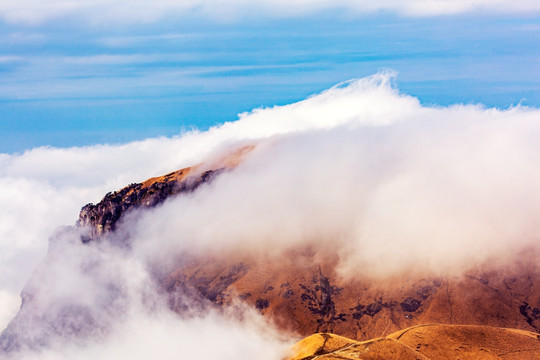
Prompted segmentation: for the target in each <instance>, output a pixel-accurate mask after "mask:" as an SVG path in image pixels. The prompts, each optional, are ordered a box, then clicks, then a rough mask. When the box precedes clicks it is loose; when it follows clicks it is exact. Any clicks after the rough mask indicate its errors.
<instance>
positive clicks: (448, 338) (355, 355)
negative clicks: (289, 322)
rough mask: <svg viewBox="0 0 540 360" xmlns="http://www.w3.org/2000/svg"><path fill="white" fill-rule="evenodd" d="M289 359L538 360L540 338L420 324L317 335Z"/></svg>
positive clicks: (510, 331) (492, 329)
mask: <svg viewBox="0 0 540 360" xmlns="http://www.w3.org/2000/svg"><path fill="white" fill-rule="evenodd" d="M293 353H294V355H293V356H292V357H291V358H290V360H314V359H321V360H333V359H355V360H359V359H361V360H375V359H377V360H379V359H380V360H383V359H384V360H496V359H497V360H538V359H540V335H539V334H536V333H533V332H529V331H523V330H514V329H505V328H496V327H490V326H476V325H437V324H430V325H418V326H414V327H411V328H408V329H405V330H401V331H398V332H395V333H393V334H391V335H389V336H386V337H382V338H377V339H373V340H369V341H362V342H360V341H355V340H351V339H348V338H345V337H342V336H338V335H334V334H328V333H318V334H314V335H311V336H309V337H307V338H305V339H303V340H301V341H300V342H298V343H297V344H296V345H295V347H294V349H293Z"/></svg>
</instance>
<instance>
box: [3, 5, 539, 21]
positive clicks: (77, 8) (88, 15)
mask: <svg viewBox="0 0 540 360" xmlns="http://www.w3.org/2000/svg"><path fill="white" fill-rule="evenodd" d="M333 9H335V10H343V11H344V12H346V13H347V14H348V15H351V14H352V15H362V14H367V13H374V12H379V11H390V12H395V13H397V14H401V15H405V16H413V17H418V16H437V15H453V14H462V13H475V12H476V13H491V14H497V13H505V14H523V15H529V14H531V13H534V14H537V13H538V11H539V10H540V4H539V3H538V2H537V1H534V0H516V1H510V0H467V1H466V0H403V1H400V0H381V1H377V2H373V1H352V0H338V1H330V0H294V1H287V2H285V1H283V0H272V1H270V0H259V1H256V2H253V1H246V0H229V1H221V0H195V1H192V0H156V1H152V2H149V1H146V0H135V1H126V0H114V1H105V0H93V1H90V0H52V1H47V2H43V1H40V0H26V1H19V0H4V1H2V3H0V18H3V19H4V20H5V21H8V22H18V23H27V24H37V23H40V22H44V21H49V20H52V19H57V18H63V17H73V16H74V17H79V18H83V19H85V21H87V22H90V23H100V24H104V23H108V22H116V21H121V22H128V23H129V22H137V23H140V22H143V23H151V22H155V21H158V20H160V19H162V18H165V17H171V16H177V17H182V16H193V15H197V14H198V15H203V16H208V17H211V18H214V19H216V20H220V21H231V20H234V19H239V18H243V17H247V16H257V15H258V16H272V17H290V16H303V15H309V14H314V13H316V12H319V11H324V10H333Z"/></svg>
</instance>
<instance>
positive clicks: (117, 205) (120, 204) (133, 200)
mask: <svg viewBox="0 0 540 360" xmlns="http://www.w3.org/2000/svg"><path fill="white" fill-rule="evenodd" d="M222 171H223V169H216V170H207V171H204V172H202V173H200V174H196V173H195V174H193V171H192V169H191V168H185V169H182V170H178V171H174V172H171V173H169V174H167V175H164V176H161V177H157V178H152V179H149V180H147V181H145V182H143V183H136V184H131V185H128V186H126V187H125V188H123V189H121V190H119V191H115V192H112V193H108V194H107V195H105V197H104V198H103V200H101V201H100V202H99V203H97V204H95V205H94V204H87V205H85V206H84V207H83V208H82V209H81V212H80V215H79V220H78V221H77V226H79V227H85V228H87V229H88V233H87V234H85V235H84V236H83V237H82V239H81V240H82V241H83V242H88V241H92V240H96V239H97V238H99V237H101V236H103V235H105V234H108V233H111V232H113V231H114V230H115V229H116V228H117V224H118V222H119V220H120V219H121V217H122V216H123V215H124V214H126V213H127V212H129V211H133V210H136V209H140V208H150V207H154V206H156V205H158V204H161V203H162V202H164V201H165V200H166V199H168V198H170V197H172V196H176V195H179V194H182V193H187V192H192V191H195V190H196V189H197V188H198V187H199V186H200V185H201V184H204V183H206V182H209V181H210V180H211V179H212V178H213V177H214V176H216V175H217V174H219V173H220V172H222Z"/></svg>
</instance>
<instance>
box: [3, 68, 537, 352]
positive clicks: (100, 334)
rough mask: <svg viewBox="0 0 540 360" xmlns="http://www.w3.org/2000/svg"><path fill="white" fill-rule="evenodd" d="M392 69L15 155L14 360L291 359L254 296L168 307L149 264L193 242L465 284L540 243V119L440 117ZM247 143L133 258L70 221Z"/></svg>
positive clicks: (131, 222)
mask: <svg viewBox="0 0 540 360" xmlns="http://www.w3.org/2000/svg"><path fill="white" fill-rule="evenodd" d="M394 77H395V74H393V73H392V72H381V73H378V74H376V75H373V76H370V77H367V78H364V79H360V80H354V81H349V82H345V83H343V84H339V85H337V86H335V87H333V88H331V89H329V90H327V91H324V92H322V93H320V94H316V95H314V96H312V97H310V98H308V99H306V100H303V101H300V102H298V103H294V104H290V105H286V106H276V107H272V108H264V109H255V110H253V111H252V112H249V113H244V114H241V115H240V116H239V118H238V119H237V120H236V121H233V122H229V123H225V124H223V125H220V126H216V127H214V128H211V129H210V130H208V131H205V132H190V133H185V134H181V135H179V136H177V137H174V138H156V139H148V140H145V141H139V142H134V143H129V144H126V145H118V146H113V145H98V146H91V147H84V148H69V149H56V148H47V147H44V148H36V149H32V150H28V151H26V152H24V153H22V154H3V155H0V249H1V251H0V327H1V328H4V327H5V326H7V324H8V322H9V320H10V319H11V318H13V316H15V314H16V313H17V310H18V307H19V305H20V300H19V293H20V292H21V289H23V287H25V286H26V288H25V293H26V294H32V297H33V298H32V299H31V300H29V301H28V304H29V305H28V306H26V310H25V311H26V314H21V315H20V318H21V319H23V320H24V321H19V322H18V324H19V325H17V326H19V327H18V328H15V332H17V331H18V332H20V333H21V334H23V333H24V336H22V338H23V339H24V341H23V342H27V343H28V344H29V347H30V349H26V350H25V351H23V352H21V353H17V354H16V355H15V358H21V359H31V358H35V357H36V356H38V355H36V353H35V351H38V350H39V351H41V353H40V354H39V357H40V358H44V359H64V358H65V359H86V358H90V357H93V358H95V357H99V358H104V359H109V358H110V359H113V358H124V357H126V358H127V357H130V358H134V359H137V358H141V359H142V358H148V357H149V355H148V354H159V356H158V358H162V359H167V358H171V359H172V358H183V357H188V356H189V357H196V358H200V359H204V358H208V359H210V358H212V359H215V358H217V357H221V358H226V359H238V358H252V357H255V356H256V357H258V358H260V357H263V358H268V359H278V358H280V357H281V356H283V354H284V353H285V351H286V349H287V348H288V346H289V345H290V341H291V339H294V336H293V335H290V334H286V336H284V334H281V333H280V332H279V331H277V330H275V329H274V328H273V326H272V324H270V323H268V322H267V320H264V319H262V318H261V317H260V315H259V314H258V313H256V312H253V311H252V310H251V309H246V308H245V307H244V306H243V305H241V304H236V305H235V306H234V307H233V308H232V309H229V310H226V311H224V312H217V311H208V312H205V313H194V314H192V316H188V317H185V316H184V317H179V316H178V315H176V314H174V313H172V312H171V311H170V310H168V308H167V306H166V303H165V300H164V299H163V298H162V295H160V291H159V289H158V286H157V284H155V283H154V281H153V279H152V276H151V274H150V270H151V269H152V267H155V266H159V264H169V263H170V262H171V261H173V259H174V256H175V255H176V254H179V253H181V252H183V251H185V250H189V251H199V250H200V251H217V252H222V253H223V252H226V251H250V252H252V253H253V254H257V253H264V254H267V255H268V254H269V255H272V254H278V253H279V252H280V251H283V250H285V249H288V248H290V247H294V246H296V245H302V244H314V243H315V244H319V245H321V246H331V247H332V248H334V249H339V250H338V252H339V253H340V264H339V271H340V274H341V275H342V276H343V277H345V278H347V277H349V276H351V275H354V273H355V271H357V269H358V268H361V269H362V272H363V273H367V274H371V275H373V276H383V277H384V276H390V275H393V274H395V273H397V272H400V271H403V270H404V269H406V270H407V271H408V272H411V273H415V272H416V273H419V274H422V273H426V272H430V273H435V274H447V273H452V274H458V273H459V272H461V271H463V270H464V269H467V268H468V267H470V266H472V265H474V264H477V263H481V262H486V261H504V260H505V258H507V257H510V256H512V255H515V254H516V253H517V252H519V251H522V250H523V249H528V250H529V251H536V250H537V247H538V245H537V244H538V243H539V242H538V230H537V223H538V218H539V217H540V190H538V189H539V188H538V184H539V183H540V170H539V169H540V158H539V156H538V154H540V142H538V141H537V140H538V139H539V138H540V121H539V119H540V111H539V110H537V109H534V108H526V107H521V106H518V107H512V108H509V109H504V110H500V109H489V108H484V107H483V106H481V105H454V106H450V107H427V106H423V105H422V104H420V103H419V101H418V100H417V99H416V98H414V97H411V96H408V95H406V94H402V93H400V92H399V90H398V89H396V87H395V86H393V80H394ZM246 145H254V146H255V147H254V149H253V150H252V151H251V152H250V153H249V154H248V155H247V156H246V158H245V159H244V160H243V162H241V164H240V165H239V166H238V167H237V168H235V169H234V170H232V171H229V172H225V173H222V174H221V175H220V176H218V177H217V178H215V179H214V181H212V182H211V183H210V184H208V185H205V186H203V187H201V188H199V189H198V190H197V191H196V192H194V193H192V194H189V195H186V196H180V197H178V198H175V199H172V200H170V201H167V202H166V203H164V204H163V205H162V206H159V207H157V208H155V209H152V210H149V211H145V212H143V213H140V214H137V216H133V217H128V218H127V219H126V221H125V222H124V227H125V228H127V229H129V233H130V234H131V238H132V240H131V247H130V248H129V249H123V248H117V247H114V246H113V247H110V246H108V245H107V244H103V243H102V244H91V245H83V244H82V243H81V242H80V241H79V240H80V236H79V235H80V234H79V233H78V230H73V229H72V230H69V229H64V228H61V226H65V225H72V224H74V222H75V220H76V219H77V216H78V211H79V209H80V208H81V207H82V206H83V205H85V204H86V203H88V202H98V201H99V200H100V199H101V198H102V197H103V195H104V194H105V193H106V192H108V191H112V190H116V189H119V188H121V187H123V186H125V185H127V184H129V183H133V182H141V181H143V180H145V179H147V178H150V177H153V176H158V175H162V174H165V173H168V172H170V171H173V170H177V169H180V168H183V167H187V166H191V165H195V164H200V163H204V162H212V161H215V159H218V158H219V157H220V156H222V155H223V154H226V153H228V152H230V151H234V150H235V149H238V148H242V147H244V146H246ZM59 227H60V228H59ZM49 238H50V241H48V240H47V239H49ZM47 252H48V255H47V256H46V254H47ZM43 259H45V260H43ZM29 279H30V280H29ZM66 309H67V310H66ZM78 316H79V317H80V316H82V317H83V318H85V317H87V321H85V322H84V323H86V324H89V330H88V329H87V330H88V331H86V330H84V329H82V330H81V329H80V328H78V326H79V325H77V324H80V323H81V321H80V319H77V317H78ZM51 318H55V319H56V318H62V319H63V322H62V324H63V325H62V326H60V327H59V326H56V325H54V321H52V320H51ZM51 324H52V325H51ZM65 324H68V326H65ZM69 324H73V326H71V325H69ZM70 326H71V327H70ZM83 330H84V331H83ZM70 331H71V332H70ZM78 332H79V333H83V332H84V333H85V334H86V335H85V337H83V338H82V339H81V338H80V337H78V336H77V333H78ZM216 342H217V343H218V345H215V343H216ZM209 343H212V345H211V346H210V345H208V344H209ZM36 344H44V345H45V346H44V348H40V346H37V347H36ZM23 348H24V346H23ZM36 349H38V350H36ZM263 355H264V356H263Z"/></svg>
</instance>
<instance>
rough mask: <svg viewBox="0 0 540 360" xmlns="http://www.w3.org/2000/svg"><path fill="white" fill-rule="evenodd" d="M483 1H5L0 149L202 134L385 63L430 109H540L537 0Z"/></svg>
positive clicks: (0, 16) (0, 35)
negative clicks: (374, 4)
mask: <svg viewBox="0 0 540 360" xmlns="http://www.w3.org/2000/svg"><path fill="white" fill-rule="evenodd" d="M476 2H477V3H479V5H478V6H477V7H476V8H472V9H469V8H463V9H462V8H459V7H457V8H449V9H450V10H449V9H448V8H447V7H444V6H442V5H441V7H440V9H439V8H437V7H436V6H434V7H433V9H432V10H430V12H429V13H428V14H425V13H422V12H421V13H418V10H417V9H418V6H417V3H419V2H418V1H416V2H415V1H408V2H407V1H405V2H402V3H403V4H410V7H409V8H407V7H406V6H404V5H399V6H398V5H393V4H392V1H388V2H387V3H388V4H389V5H388V6H387V7H386V8H381V9H363V8H362V9H357V8H354V6H352V5H350V4H348V3H347V2H345V1H343V2H342V3H341V4H340V3H339V2H337V4H338V5H339V6H338V5H336V6H334V5H328V4H326V3H325V2H324V1H321V2H318V3H317V4H319V5H318V7H315V8H314V7H313V6H312V7H310V6H309V3H310V2H305V3H304V2H295V1H292V2H291V3H293V4H296V6H293V10H290V11H283V10H282V8H284V4H283V3H281V2H276V4H277V5H275V6H274V5H272V3H271V2H270V3H265V2H261V4H263V5H264V6H263V10H260V9H259V10H257V11H256V10H254V9H252V8H249V7H248V8H246V6H245V4H244V3H243V2H242V1H240V0H238V1H236V2H234V1H233V2H231V4H230V6H229V7H227V6H224V5H223V4H222V3H220V2H216V4H217V5H216V7H217V9H216V10H213V7H212V5H213V3H212V1H210V0H207V1H201V0H197V1H193V2H181V1H177V2H176V3H178V4H180V5H181V6H180V5H178V6H172V7H171V5H170V4H171V3H175V2H174V1H173V2H167V1H164V0H156V2H155V3H156V6H155V9H154V8H152V9H153V10H154V11H155V12H152V11H150V10H148V9H149V8H148V4H149V3H148V2H145V1H142V0H138V1H135V2H130V3H129V4H130V5H129V7H128V5H126V4H127V3H124V2H122V1H120V0H117V1H112V2H99V1H98V2H94V3H96V4H98V5H92V6H91V7H90V5H89V4H90V2H88V1H87V0H73V1H71V2H70V1H68V2H59V1H56V0H54V1H51V4H52V5H50V6H49V7H47V6H43V7H42V8H40V7H39V6H37V5H36V4H38V3H39V2H37V3H36V4H34V5H36V6H35V7H34V8H32V1H30V2H28V4H27V5H25V6H26V7H24V6H22V5H17V3H16V2H11V1H10V0H7V2H6V3H5V5H3V6H2V5H0V153H1V152H8V153H11V152H21V151H24V150H25V149H29V148H33V147H36V146H43V145H51V146H57V147H68V146H83V145H91V144H97V143H124V142H128V141H132V140H136V139H143V138H147V137H153V136H161V135H163V136H172V135H175V134H178V133H180V132H181V131H183V130H185V129H190V128H192V127H197V128H200V129H206V128H208V127H209V126H212V125H214V124H218V123H222V122H225V121H232V120H235V119H236V117H237V114H238V113H241V112H244V111H249V110H251V109H253V108H255V107H261V106H273V105H280V104H287V103H292V102H295V101H298V100H300V99H303V98H306V97H307V96H309V95H311V94H314V93H317V92H320V91H322V90H324V89H327V88H329V87H331V86H332V85H335V84H336V83H339V82H341V81H344V80H348V79H352V78H361V77H364V76H367V75H370V74H373V73H375V72H377V71H379V70H381V69H387V68H390V69H393V70H395V71H397V72H398V74H399V75H398V77H397V84H396V86H397V87H398V88H399V89H400V90H401V91H402V92H404V93H407V94H410V95H413V96H416V97H418V98H419V99H420V100H421V102H422V103H424V104H430V105H432V104H433V105H440V106H446V105H449V104H454V103H482V104H485V105H486V106H489V107H492V106H495V107H501V108H507V107H509V106H512V105H516V104H518V103H522V104H524V105H528V106H534V107H538V106H540V66H539V65H540V46H539V45H538V44H540V16H538V14H539V12H538V6H537V5H535V4H533V3H532V2H527V1H515V2H514V3H515V4H516V8H518V10H519V11H513V10H512V8H511V5H512V3H510V2H507V1H506V2H505V1H502V0H501V1H499V2H498V3H499V5H497V6H499V8H498V9H496V10H497V11H490V12H486V9H484V8H483V7H482V6H484V5H482V1H481V0H477V1H476ZM56 3H57V4H56ZM256 3H257V2H255V4H256ZM383 3H384V2H383ZM420 3H421V2H420ZM428 3H429V2H428ZM433 3H437V1H433ZM439 3H444V2H443V1H439ZM447 3H448V2H447ZM472 3H475V2H474V1H472ZM6 4H7V5H6ZM67 4H72V5H73V6H72V7H69V6H68V5H67ZM186 4H188V5H189V4H192V5H193V6H194V8H195V10H193V8H190V10H185V9H184V8H183V7H182V6H186ZM306 4H307V5H306ZM400 4H401V3H400ZM455 4H458V5H459V4H465V2H462V3H461V2H460V1H455ZM53 5H56V6H53ZM75 5H77V6H75ZM85 6H86V7H85ZM145 6H147V7H145ZM220 6H221V7H220ZM280 6H281V8H280ZM415 6H416V7H415ZM463 6H465V5H463ZM128 9H131V10H130V11H127V10H128ZM133 9H135V10H133ZM156 9H157V10H156ZM201 9H202V10H201ZM219 9H220V10H221V12H220V11H218V10H219ZM224 9H228V12H227V13H226V14H227V15H226V16H225V15H222V14H221V13H222V12H223V11H224ZM264 9H266V10H267V11H265V10H264ZM415 9H416V10H415ZM422 9H424V8H422ZM456 9H457V10H456ZM123 10H126V11H123ZM158 10H159V11H158ZM492 10H493V9H492ZM415 11H416V12H415ZM217 14H219V15H217Z"/></svg>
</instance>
